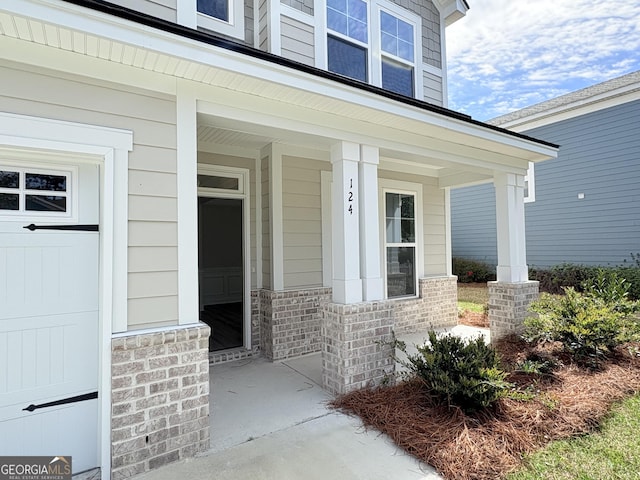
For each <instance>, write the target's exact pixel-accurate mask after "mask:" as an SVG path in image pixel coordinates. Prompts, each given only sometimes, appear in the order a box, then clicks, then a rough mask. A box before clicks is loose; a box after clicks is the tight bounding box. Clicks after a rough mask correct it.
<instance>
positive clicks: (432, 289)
mask: <svg viewBox="0 0 640 480" xmlns="http://www.w3.org/2000/svg"><path fill="white" fill-rule="evenodd" d="M457 280H458V279H457V277H434V278H421V279H420V280H419V286H418V288H419V295H420V298H415V299H410V300H400V299H398V300H391V301H390V303H391V318H392V321H393V331H394V332H395V334H396V335H403V334H407V333H416V332H426V331H427V330H432V329H435V328H444V327H453V326H455V325H457V324H458V285H457Z"/></svg>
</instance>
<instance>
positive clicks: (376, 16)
mask: <svg viewBox="0 0 640 480" xmlns="http://www.w3.org/2000/svg"><path fill="white" fill-rule="evenodd" d="M419 27H420V19H419V17H417V16H416V15H414V14H412V13H411V12H408V11H404V10H403V9H400V8H399V7H398V6H397V5H395V4H391V3H387V2H385V1H384V0H372V1H371V2H369V3H367V2H365V1H363V0H327V30H328V32H327V60H328V63H327V66H328V69H329V70H330V71H332V72H335V73H339V74H342V75H345V76H347V77H351V78H354V79H356V80H360V81H363V82H369V83H372V84H374V85H377V86H381V87H383V88H385V89H387V90H391V91H393V92H396V93H400V94H403V95H407V96H410V97H414V96H415V91H416V88H415V86H416V70H417V69H416V59H417V58H418V53H417V46H418V45H419V42H418V41H417V38H416V36H417V33H418V32H419V31H420V28H419Z"/></svg>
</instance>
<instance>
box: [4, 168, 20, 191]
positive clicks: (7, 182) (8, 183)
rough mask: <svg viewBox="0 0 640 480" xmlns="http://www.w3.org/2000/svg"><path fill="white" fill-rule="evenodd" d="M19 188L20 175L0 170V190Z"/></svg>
mask: <svg viewBox="0 0 640 480" xmlns="http://www.w3.org/2000/svg"><path fill="white" fill-rule="evenodd" d="M19 186H20V174H19V173H18V172H8V171H2V170H0V188H18V187H19Z"/></svg>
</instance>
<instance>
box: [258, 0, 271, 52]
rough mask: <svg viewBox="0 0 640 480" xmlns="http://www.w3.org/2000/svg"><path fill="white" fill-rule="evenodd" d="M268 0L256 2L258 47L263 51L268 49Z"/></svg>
mask: <svg viewBox="0 0 640 480" xmlns="http://www.w3.org/2000/svg"><path fill="white" fill-rule="evenodd" d="M268 3H269V2H268V1H267V0H259V3H258V42H257V43H258V48H259V49H260V50H264V51H265V52H266V51H268V50H269V27H268V23H267V22H268V21H269V12H268V7H267V6H268Z"/></svg>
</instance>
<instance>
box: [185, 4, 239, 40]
mask: <svg viewBox="0 0 640 480" xmlns="http://www.w3.org/2000/svg"><path fill="white" fill-rule="evenodd" d="M197 5H198V6H197V8H198V26H199V27H203V28H206V29H208V30H212V31H215V32H219V33H222V34H225V35H230V36H232V37H236V38H239V39H241V40H244V34H245V32H244V2H243V0H197Z"/></svg>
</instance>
